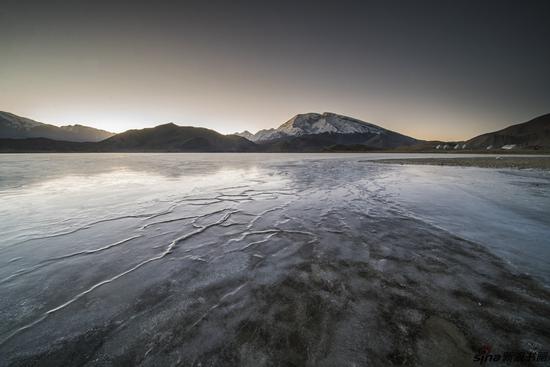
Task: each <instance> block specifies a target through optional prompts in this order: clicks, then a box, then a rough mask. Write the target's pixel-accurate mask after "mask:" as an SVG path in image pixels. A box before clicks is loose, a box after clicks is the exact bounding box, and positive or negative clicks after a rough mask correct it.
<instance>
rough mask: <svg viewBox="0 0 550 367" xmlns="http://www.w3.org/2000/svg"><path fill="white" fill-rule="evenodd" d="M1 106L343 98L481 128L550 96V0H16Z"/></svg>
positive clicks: (65, 108) (184, 117)
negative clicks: (326, 0) (299, 0)
mask: <svg viewBox="0 0 550 367" xmlns="http://www.w3.org/2000/svg"><path fill="white" fill-rule="evenodd" d="M0 110H4V111H9V112H13V113H15V114H18V115H22V116H25V117H30V118H33V119H36V120H38V121H42V122H47V123H53V124H56V125H61V124H68V123H81V124H86V125H89V126H94V127H98V128H102V129H106V130H110V131H114V132H120V131H124V130H126V129H130V128H142V127H149V126H155V125H158V124H160V123H165V122H170V121H172V122H175V123H177V124H180V125H193V126H204V127H208V128H212V129H215V130H217V131H220V132H222V133H230V132H235V131H242V130H245V129H247V130H250V131H252V132H255V131H257V130H259V129H261V128H269V127H276V126H278V125H280V124H281V123H283V122H284V121H286V120H288V119H289V118H290V117H292V116H293V115H295V114H297V113H303V112H324V111H331V112H336V113H341V114H345V115H349V116H352V117H356V118H360V119H362V120H365V121H369V122H373V123H376V124H379V125H381V126H383V127H385V128H388V129H392V130H396V131H399V132H401V133H404V134H407V135H411V136H413V137H416V138H423V139H436V138H437V139H448V140H451V139H463V138H470V137H472V136H474V135H477V134H479V133H483V132H487V131H491V130H496V129H499V128H503V127H505V126H508V125H510V124H512V123H516V122H523V121H526V120H528V119H530V118H533V117H536V116H538V115H541V114H543V113H548V112H550V1H548V0H541V1H528V0H527V1H522V0H517V1H506V0H498V1H497V0H495V1H483V0H473V1H446V0H438V1H412V0H411V1H392V0H385V1H366V0H363V1H336V0H334V1H328V2H325V1H319V0H318V1H301V2H298V1H281V0H279V1H269V2H268V1H259V0H257V1H230V0H225V1H207V0H202V1H162V2H160V1H137V0H134V1H101V0H94V1H79V0H48V1H45V0H37V1H31V0H0Z"/></svg>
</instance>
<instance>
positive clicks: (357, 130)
mask: <svg viewBox="0 0 550 367" xmlns="http://www.w3.org/2000/svg"><path fill="white" fill-rule="evenodd" d="M387 131H388V130H386V129H383V128H381V127H380V126H376V125H374V124H371V123H368V122H364V121H361V120H358V119H354V118H351V117H348V116H343V115H338V114H335V113H330V112H325V113H322V114H319V113H304V114H299V115H296V116H294V117H293V118H291V119H290V120H288V121H287V122H285V123H284V124H282V125H281V126H279V127H278V128H277V129H265V130H260V131H258V132H257V133H256V134H251V133H250V132H248V131H244V132H242V133H238V134H237V135H240V136H242V137H244V138H247V139H249V140H252V141H254V142H266V141H270V140H275V139H280V138H284V137H297V136H302V135H314V134H324V133H330V134H382V133H385V132H387Z"/></svg>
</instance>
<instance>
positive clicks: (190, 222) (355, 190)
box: [0, 154, 550, 366]
mask: <svg viewBox="0 0 550 367" xmlns="http://www.w3.org/2000/svg"><path fill="white" fill-rule="evenodd" d="M369 156H371V157H373V158H380V157H378V156H377V155H369ZM365 157H366V156H365V155H354V154H349V155H348V154H334V155H328V154H322V155H314V154H311V155H283V154H281V155H277V154H273V155H247V154H234V155H216V154H172V155H170V154H134V155H132V154H103V155H101V154H99V155H96V154H88V155H86V154H85V155H39V156H38V155H13V156H2V157H0V165H1V167H2V170H1V173H2V176H1V181H0V190H1V191H0V195H1V199H2V203H3V205H2V207H1V208H0V219H1V221H0V223H1V224H0V236H1V237H0V253H1V256H0V263H1V266H0V310H1V311H0V365H2V366H4V365H5V366H8V365H13V366H18V365H21V366H22V365H43V366H49V365H51V366H59V365H90V366H93V365H102V366H104V365H143V366H157V365H166V366H169V365H183V366H199V365H202V366H208V365H214V366H218V365H219V366H231V365H235V366H246V365H250V366H271V365H296V366H302V365H304V366H305V365H311V366H334V365H350V366H353V365H356V366H362V365H375V366H387V365H389V364H390V363H393V364H396V365H399V364H406V365H422V366H424V365H434V366H436V365H452V364H454V365H457V366H464V365H468V364H469V363H471V362H472V360H473V357H474V355H475V354H476V352H477V350H478V349H479V348H480V347H481V346H483V345H487V344H490V345H491V346H492V348H493V350H495V351H502V352H504V351H509V350H511V351H518V350H521V351H527V352H529V351H541V350H548V346H549V345H550V343H549V341H550V332H549V331H548V330H550V328H549V326H550V322H549V321H548V317H547V315H548V314H549V313H550V305H549V301H550V293H549V291H548V288H547V287H545V286H544V284H547V279H548V274H549V271H550V269H549V266H548V260H549V257H548V253H549V249H548V248H547V245H548V244H547V243H545V239H547V238H549V236H550V233H549V228H550V227H548V224H549V213H548V209H547V208H548V207H549V206H548V204H549V203H550V197H549V195H550V193H549V192H548V189H547V187H548V185H549V183H550V178H549V177H548V176H547V175H545V174H543V173H537V172H535V173H532V172H527V173H526V174H519V175H518V174H515V173H510V172H508V171H502V172H501V171H491V170H484V169H480V168H465V169H461V170H460V171H457V169H456V168H454V167H413V166H407V167H401V166H387V165H379V164H375V163H370V162H364V160H365ZM382 158H383V157H382ZM518 239H522V241H520V242H518ZM546 241H547V240H546ZM545 244H546V246H545ZM533 254H538V257H537V258H533V256H534V255H533ZM526 273H529V274H530V275H527V274H526Z"/></svg>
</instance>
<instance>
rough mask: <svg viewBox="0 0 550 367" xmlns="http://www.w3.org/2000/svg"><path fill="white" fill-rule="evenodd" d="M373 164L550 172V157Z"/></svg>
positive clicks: (419, 159) (408, 160)
mask: <svg viewBox="0 0 550 367" xmlns="http://www.w3.org/2000/svg"><path fill="white" fill-rule="evenodd" d="M372 162H376V163H382V164H400V165H430V166H455V167H479V168H513V169H540V170H550V157H500V156H499V157H466V158H397V159H379V160H373V161H372Z"/></svg>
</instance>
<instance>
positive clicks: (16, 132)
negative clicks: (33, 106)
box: [0, 111, 115, 142]
mask: <svg viewBox="0 0 550 367" xmlns="http://www.w3.org/2000/svg"><path fill="white" fill-rule="evenodd" d="M113 135H115V134H114V133H111V132H108V131H105V130H99V129H94V128H93V127H88V126H83V125H67V126H60V127H58V126H54V125H49V124H44V123H42V122H38V121H34V120H31V119H28V118H25V117H20V116H17V115H14V114H12V113H9V112H2V111H0V139H26V138H47V139H53V140H62V141H78V142H85V141H92V142H96V141H101V140H104V139H107V138H109V137H111V136H113Z"/></svg>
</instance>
